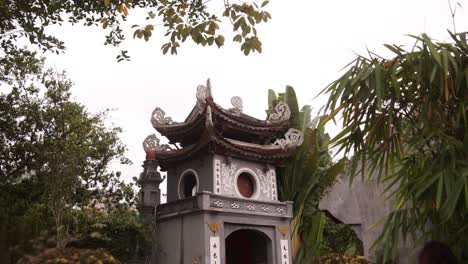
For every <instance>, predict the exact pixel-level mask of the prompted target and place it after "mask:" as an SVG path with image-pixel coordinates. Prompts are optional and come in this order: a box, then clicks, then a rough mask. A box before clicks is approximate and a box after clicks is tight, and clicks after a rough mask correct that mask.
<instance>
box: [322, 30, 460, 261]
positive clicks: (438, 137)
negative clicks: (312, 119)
mask: <svg viewBox="0 0 468 264" xmlns="http://www.w3.org/2000/svg"><path fill="white" fill-rule="evenodd" d="M450 35H451V36H452V38H453V41H452V42H447V43H440V42H435V41H433V40H432V39H430V38H429V37H428V36H427V35H425V34H423V35H421V36H413V38H415V40H416V44H415V46H414V47H413V49H412V50H411V51H409V52H405V51H404V50H403V49H402V48H401V47H400V46H397V45H385V46H386V47H387V48H388V49H389V50H390V51H392V52H393V53H394V54H395V55H396V57H394V58H392V59H389V60H386V59H383V58H380V57H378V56H377V57H376V58H366V57H362V56H358V58H357V59H356V60H354V61H353V62H352V63H351V64H350V65H349V66H348V68H347V70H346V72H345V73H344V74H343V76H342V77H341V78H339V79H338V80H336V81H335V82H333V83H332V84H330V85H329V86H328V87H326V88H325V89H324V90H323V92H324V93H327V94H329V100H328V103H327V107H326V112H327V113H328V116H326V117H324V118H323V119H322V121H321V122H322V124H325V123H326V122H328V121H329V120H332V118H334V117H335V116H337V115H338V114H341V116H342V118H341V120H340V122H341V125H342V126H343V131H342V132H341V133H339V134H338V135H337V136H336V137H335V138H334V139H333V140H332V142H333V145H334V146H337V147H338V148H339V149H340V151H343V153H344V154H345V155H346V156H351V155H353V156H354V158H352V159H351V168H352V171H353V175H352V176H354V175H355V174H356V173H357V172H361V173H362V174H363V175H365V176H366V177H367V178H371V177H377V179H378V181H379V182H381V183H382V184H388V185H389V187H387V195H388V196H391V197H392V198H393V199H395V211H394V213H393V214H392V215H390V216H389V217H388V218H387V221H386V223H385V227H384V231H383V232H382V234H381V236H380V238H379V240H378V242H381V243H384V244H385V247H384V249H385V254H386V255H388V256H394V253H395V248H396V247H397V244H398V239H399V237H400V235H402V237H403V238H405V237H406V236H407V235H409V234H411V235H414V234H417V233H418V232H414V231H417V230H419V231H421V230H423V231H424V232H419V236H420V238H421V239H431V238H432V239H434V238H438V239H440V240H445V241H447V242H449V243H451V244H452V245H453V246H454V247H455V248H456V250H458V251H457V252H461V250H462V249H463V248H467V247H468V244H467V243H468V242H466V241H464V242H460V240H459V239H458V237H460V236H465V237H467V236H468V230H467V229H466V228H465V227H464V226H465V224H464V223H466V221H468V203H467V201H468V200H467V197H468V187H467V182H468V174H467V173H466V171H467V170H468V147H467V146H468V144H467V142H468V130H467V121H466V120H467V119H466V116H467V114H468V113H467V105H468V71H467V70H466V69H468V52H467V50H468V49H467V47H468V44H467V40H466V33H464V34H452V33H450ZM337 105H338V106H337ZM429 226H430V227H431V228H428V227H429ZM455 234H457V235H455Z"/></svg>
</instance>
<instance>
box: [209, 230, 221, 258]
mask: <svg viewBox="0 0 468 264" xmlns="http://www.w3.org/2000/svg"><path fill="white" fill-rule="evenodd" d="M210 264H221V257H220V250H219V237H217V236H216V237H210Z"/></svg>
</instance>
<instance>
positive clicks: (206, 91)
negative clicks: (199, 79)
mask: <svg viewBox="0 0 468 264" xmlns="http://www.w3.org/2000/svg"><path fill="white" fill-rule="evenodd" d="M196 96H197V106H198V107H199V108H203V106H204V105H205V104H206V99H208V98H209V97H211V81H210V79H209V78H208V80H207V81H206V86H205V85H198V86H197V95H196Z"/></svg>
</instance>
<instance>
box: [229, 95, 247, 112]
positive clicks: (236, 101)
mask: <svg viewBox="0 0 468 264" xmlns="http://www.w3.org/2000/svg"><path fill="white" fill-rule="evenodd" d="M231 104H232V106H234V107H233V108H230V109H229V112H231V113H233V114H235V115H240V114H241V113H242V111H244V108H243V106H242V98H240V97H239V96H233V97H232V98H231Z"/></svg>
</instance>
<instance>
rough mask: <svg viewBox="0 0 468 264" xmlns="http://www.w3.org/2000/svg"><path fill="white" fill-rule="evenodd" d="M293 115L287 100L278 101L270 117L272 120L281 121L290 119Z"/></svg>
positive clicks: (269, 119)
mask: <svg viewBox="0 0 468 264" xmlns="http://www.w3.org/2000/svg"><path fill="white" fill-rule="evenodd" d="M290 117H291V110H290V109H289V106H288V104H286V103H285V102H281V101H280V102H278V103H277V104H276V106H275V108H274V109H273V113H271V114H270V116H269V117H268V121H270V122H281V121H286V120H289V118H290Z"/></svg>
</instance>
